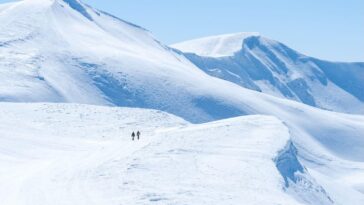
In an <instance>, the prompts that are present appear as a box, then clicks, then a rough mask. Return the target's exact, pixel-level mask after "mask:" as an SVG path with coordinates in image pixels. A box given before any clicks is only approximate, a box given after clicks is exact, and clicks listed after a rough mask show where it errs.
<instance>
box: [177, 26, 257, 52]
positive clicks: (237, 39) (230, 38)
mask: <svg viewBox="0 0 364 205" xmlns="http://www.w3.org/2000/svg"><path fill="white" fill-rule="evenodd" d="M256 36H260V34H259V33H257V32H240V33H233V34H224V35H217V36H209V37H204V38H199V39H195V40H190V41H185V42H182V43H177V44H174V45H171V47H173V48H176V49H179V50H181V51H183V52H186V53H195V54H198V55H200V56H207V57H224V56H232V55H233V54H234V53H235V52H237V51H239V50H241V48H242V45H243V42H244V40H245V39H246V38H249V37H256Z"/></svg>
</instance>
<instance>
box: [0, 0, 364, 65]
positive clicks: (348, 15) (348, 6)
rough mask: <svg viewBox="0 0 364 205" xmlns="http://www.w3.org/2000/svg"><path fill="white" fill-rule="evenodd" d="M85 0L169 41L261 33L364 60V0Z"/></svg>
mask: <svg viewBox="0 0 364 205" xmlns="http://www.w3.org/2000/svg"><path fill="white" fill-rule="evenodd" d="M0 2H6V1H5V0H0ZM83 2H85V3H87V4H89V5H91V6H93V7H95V8H97V9H101V10H104V11H106V12H109V13H111V14H113V15H115V16H118V17H120V18H122V19H124V20H127V21H130V22H132V23H134V24H137V25H140V26H142V27H144V28H146V29H148V30H150V31H151V32H152V33H153V34H154V36H155V37H156V38H157V39H158V40H160V41H161V42H163V43H165V44H173V43H177V42H181V41H185V40H190V39H194V38H199V37H204V36H211V35H218V34H226V33H235V32H244V31H246V32H259V33H260V34H261V35H262V36H265V37H267V38H271V39H274V40H278V41H280V42H282V43H285V44H286V45H288V46H289V47H291V48H293V49H295V50H297V51H299V52H301V53H303V54H306V55H309V56H313V57H317V58H321V59H325V60H332V61H361V62H364V0H345V1H344V0H295V1H292V0H250V1H248V0H83Z"/></svg>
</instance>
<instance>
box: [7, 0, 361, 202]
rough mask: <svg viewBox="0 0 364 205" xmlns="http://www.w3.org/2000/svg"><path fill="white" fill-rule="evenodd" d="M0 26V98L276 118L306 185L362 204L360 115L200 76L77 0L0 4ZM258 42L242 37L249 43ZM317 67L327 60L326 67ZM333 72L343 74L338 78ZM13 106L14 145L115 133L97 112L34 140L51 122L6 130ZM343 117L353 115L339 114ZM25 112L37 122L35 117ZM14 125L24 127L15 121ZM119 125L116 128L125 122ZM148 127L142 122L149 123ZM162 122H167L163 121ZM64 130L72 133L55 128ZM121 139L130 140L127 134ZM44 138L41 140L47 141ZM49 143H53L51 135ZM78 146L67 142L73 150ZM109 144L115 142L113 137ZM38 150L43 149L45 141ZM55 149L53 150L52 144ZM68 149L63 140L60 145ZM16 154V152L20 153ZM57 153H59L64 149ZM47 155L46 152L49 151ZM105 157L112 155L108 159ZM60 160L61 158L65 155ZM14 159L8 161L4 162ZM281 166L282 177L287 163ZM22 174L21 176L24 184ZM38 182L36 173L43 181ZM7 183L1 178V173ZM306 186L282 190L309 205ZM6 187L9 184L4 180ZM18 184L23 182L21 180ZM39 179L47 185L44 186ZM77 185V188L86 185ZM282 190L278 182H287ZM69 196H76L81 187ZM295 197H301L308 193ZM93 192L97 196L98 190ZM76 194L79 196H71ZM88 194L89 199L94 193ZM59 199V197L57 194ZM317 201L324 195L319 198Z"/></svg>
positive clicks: (194, 117)
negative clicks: (304, 169) (88, 119)
mask: <svg viewBox="0 0 364 205" xmlns="http://www.w3.org/2000/svg"><path fill="white" fill-rule="evenodd" d="M0 22H1V23H0V78H1V80H0V101H8V102H73V103H86V104H97V105H111V106H114V105H116V106H127V107H140V108H153V109H157V110H162V111H166V112H169V113H172V114H175V115H177V116H179V117H182V118H184V119H186V120H188V121H190V122H199V123H200V122H208V121H213V120H216V119H223V118H230V117H236V116H240V115H248V114H264V115H272V116H275V117H277V118H278V119H279V120H280V121H282V122H283V123H284V124H285V125H286V127H287V128H288V129H289V131H290V137H291V141H292V143H293V144H292V146H293V147H295V148H292V147H291V146H288V147H287V149H284V150H288V151H287V152H288V153H295V152H294V150H295V149H297V155H298V158H299V159H300V160H301V161H302V162H303V163H304V165H305V166H306V167H307V170H309V173H310V174H309V176H307V177H303V179H307V180H308V181H310V177H313V178H315V179H316V180H317V181H318V183H317V184H319V185H318V186H322V187H323V189H324V190H325V192H327V195H328V196H329V197H330V199H331V200H332V201H334V202H335V203H338V204H348V203H349V202H350V203H349V204H363V187H364V177H363V173H364V171H363V165H362V163H363V161H364V158H363V156H364V138H363V135H362V134H361V133H364V117H363V116H360V115H357V116H356V115H347V114H340V113H336V112H329V111H324V110H320V109H316V108H314V107H311V106H307V105H304V104H301V103H298V102H294V101H290V100H286V99H280V98H277V97H273V96H270V95H266V94H264V93H259V92H256V91H252V90H249V89H246V88H243V87H241V86H239V85H236V84H234V83H232V82H228V81H225V80H221V79H218V78H214V77H212V76H210V75H207V74H206V73H204V72H203V71H201V70H200V69H199V68H198V67H196V66H195V65H193V64H192V63H191V62H190V61H189V60H187V59H186V58H185V57H184V56H183V55H180V54H178V53H177V52H175V51H173V50H172V49H170V48H168V47H166V46H164V45H162V44H161V43H159V42H158V41H156V40H155V39H154V38H153V37H152V36H151V35H150V33H149V32H148V31H146V30H145V29H142V28H140V27H138V26H135V25H132V24H130V23H127V22H124V21H122V20H120V19H117V18H115V17H112V16H110V15H108V14H105V13H103V12H101V11H97V10H95V9H93V8H90V7H88V6H86V5H84V4H82V3H79V2H78V1H71V0H67V1H62V0H25V1H21V2H16V3H12V4H7V5H6V6H3V7H1V10H0ZM254 38H255V37H251V38H246V40H247V39H254ZM244 42H245V40H244ZM317 62H318V63H319V62H321V61H317ZM322 63H324V64H325V62H322ZM327 65H328V64H327ZM335 65H336V66H337V67H336V69H335V71H332V70H330V69H329V68H328V70H330V72H327V73H328V75H329V74H330V76H331V77H330V79H335V82H336V84H339V83H341V84H342V85H345V86H347V87H346V88H345V89H347V90H350V89H352V91H353V92H357V94H360V92H359V91H360V88H361V87H360V83H359V84H358V85H357V84H355V83H358V82H362V81H356V80H355V81H352V85H353V86H350V83H348V81H347V80H345V75H341V74H340V72H344V71H345V68H346V64H342V65H340V64H335ZM330 67H331V66H330ZM337 70H340V72H336V71H337ZM360 72H361V64H358V65H357V67H356V69H354V70H352V71H351V72H350V74H348V75H350V76H352V77H353V76H356V77H357V78H356V79H360V78H361V76H360V75H356V74H358V73H359V74H360ZM332 81H333V80H332ZM303 90H305V89H303ZM355 102H357V101H354V102H353V103H352V105H351V108H350V109H356V108H357V109H358V110H359V111H360V107H361V104H357V103H355ZM11 106H16V104H14V105H13V104H9V105H8V106H6V104H2V105H1V107H0V109H1V108H3V109H4V110H3V115H1V116H2V117H1V120H2V121H4V125H3V126H4V127H3V129H2V130H3V132H4V133H7V134H8V136H9V135H10V136H12V137H10V138H9V137H2V138H1V139H2V140H5V141H9V140H10V141H11V139H12V138H13V137H14V136H15V137H17V136H18V137H19V136H20V138H22V137H23V138H24V137H25V138H26V137H27V136H28V135H29V133H30V134H32V133H35V134H34V136H35V137H34V140H37V136H38V134H39V136H49V135H50V134H49V133H51V135H56V136H59V135H62V136H63V135H67V136H71V137H73V138H74V139H75V140H74V141H76V142H77V141H81V142H80V143H81V144H82V139H78V138H79V137H82V136H89V135H91V136H95V137H100V135H102V134H101V133H102V132H105V133H111V132H112V133H115V132H118V134H117V135H118V136H119V133H120V131H115V130H114V131H113V129H114V128H115V126H114V124H110V125H107V124H105V125H104V124H103V123H104V121H103V120H102V119H105V122H108V116H104V117H102V116H95V117H94V118H93V120H91V122H84V123H89V124H86V125H87V126H86V128H85V131H82V132H79V131H77V133H75V132H76V131H75V130H76V128H75V129H74V130H73V131H72V130H71V131H69V130H68V129H67V127H69V126H71V127H72V126H73V125H74V124H76V125H77V123H75V122H74V121H72V120H70V121H69V122H70V123H67V121H65V122H64V123H62V124H60V125H58V124H57V126H54V127H51V128H47V129H46V130H45V131H42V132H43V134H40V131H39V129H42V127H43V128H44V127H47V126H51V125H48V124H49V122H48V121H45V123H42V122H40V123H39V124H37V123H35V125H36V126H38V127H34V126H35V125H34V124H33V123H31V124H30V125H27V123H28V122H27V121H22V120H21V119H25V118H24V116H23V115H24V113H23V112H21V113H17V115H16V116H14V117H13V119H14V120H13V121H14V122H13V123H12V125H8V124H6V123H5V122H6V120H7V119H8V118H9V117H8V116H9V115H10V114H11V113H12V112H16V110H17V109H19V110H21V109H20V108H19V107H14V108H12V107H11ZM29 106H31V105H29ZM59 106H61V105H59ZM62 106H63V105H62ZM81 107H82V106H81ZM86 108H87V109H86ZM54 109H55V108H50V111H49V112H54V111H52V110H54ZM64 109H66V108H64ZM67 109H68V108H67ZM67 109H66V110H67ZM80 109H81V108H80ZM84 109H86V110H82V112H76V111H75V110H72V109H71V111H69V112H68V113H69V115H73V114H72V113H74V112H75V113H78V114H79V115H78V117H82V116H83V114H82V113H89V112H91V113H92V112H94V111H92V110H93V109H95V108H94V107H87V106H86V107H85V108H84ZM109 109H111V110H113V109H117V108H109ZM343 109H344V108H343ZM7 110H10V111H7ZM46 110H47V109H46ZM55 110H57V109H55ZM61 110H63V108H62V109H61ZM113 111H115V110H113ZM345 111H349V110H346V108H345ZM101 112H105V113H107V114H108V115H110V116H114V115H113V112H111V111H107V108H103V111H100V113H101ZM355 113H356V112H355ZM358 113H359V112H358ZM29 115H30V116H31V115H34V116H33V117H36V116H38V115H39V116H43V115H42V114H39V113H37V112H36V113H32V114H29ZM133 115H135V114H133ZM10 116H11V115H10ZM122 116H123V115H122ZM61 118H63V117H61ZM122 118H123V117H122ZM50 119H54V121H55V122H57V121H59V120H60V119H58V118H53V117H50ZM44 120H46V119H44ZM140 120H141V121H142V122H146V121H143V120H142V119H140ZM28 121H29V120H28ZM41 121H42V120H41ZM61 121H62V120H61ZM163 121H165V120H163ZM20 122H22V123H25V124H24V125H23V124H20ZM95 122H99V123H101V124H100V127H96V128H97V129H100V130H102V131H100V130H98V131H97V132H95V135H92V134H90V133H89V131H88V130H89V129H90V127H91V126H90V125H91V124H93V123H95ZM117 122H118V121H117ZM133 122H134V121H133ZM59 123H61V122H59ZM79 123H83V122H79ZM119 123H120V124H122V122H119ZM146 123H147V122H146ZM146 123H141V124H140V125H143V126H144V127H145V126H146V125H145V124H146ZM15 124H17V125H19V126H18V127H19V130H20V131H19V132H21V130H22V129H27V126H30V128H29V129H30V130H29V131H24V133H23V134H22V135H21V134H17V135H14V134H12V132H13V131H12V130H10V129H7V127H14V126H15ZM126 124H128V123H126ZM161 124H163V123H162V122H161ZM78 126H79V127H78V129H82V130H83V128H82V127H85V126H84V125H80V124H79V125H78ZM110 126H112V128H110ZM125 126H127V125H125ZM155 126H158V127H160V126H161V125H160V124H156V125H155ZM103 127H105V128H103ZM20 128H21V129H20ZM60 129H61V131H62V130H66V131H67V132H69V133H68V134H67V132H66V133H64V132H61V131H59V130H60ZM110 129H111V131H110ZM57 130H58V131H57ZM151 130H152V129H151ZM56 131H57V132H58V134H57V132H56ZM91 131H92V129H91ZM48 132H49V133H48ZM55 132H56V133H55ZM127 133H128V134H129V133H130V130H128V131H127ZM83 134H84V135H83ZM115 135H116V134H115ZM115 135H114V136H115ZM191 135H192V134H191ZM158 136H159V135H158ZM32 137H33V134H32ZM43 139H46V138H45V137H43ZM47 140H51V139H48V138H47ZM23 141H25V143H26V142H29V140H28V139H26V140H23V139H20V140H16V142H19V143H20V144H21V143H22V142H23ZM30 141H32V140H30ZM74 141H72V142H71V141H69V142H68V143H71V144H72V145H73V144H76V143H74ZM16 142H14V143H16ZM88 142H92V140H91V141H89V140H88ZM112 142H113V143H114V141H112ZM65 143H67V142H65ZM113 143H111V144H113ZM287 143H288V142H287ZM41 144H44V146H49V144H46V143H44V142H41ZM51 144H52V142H51ZM96 144H97V143H96ZM191 144H193V142H191ZM4 145H6V146H5V147H3V149H4V150H5V151H4V152H9V153H14V152H15V153H16V151H14V150H9V149H8V148H9V147H11V146H7V145H9V144H6V143H5V144H4ZM15 145H16V146H22V145H19V144H15ZM53 145H54V146H58V145H57V144H55V143H53ZM24 146H28V145H26V144H25V145H24ZM64 146H66V145H64ZM64 146H63V144H62V146H61V147H64ZM67 146H68V145H67ZM67 146H66V147H67ZM85 146H88V145H85ZM168 146H169V145H168ZM171 146H172V145H171ZM14 148H15V149H16V147H14ZM22 148H23V147H22ZM35 148H37V146H35V147H32V146H31V147H30V150H31V151H29V152H28V151H26V154H23V155H22V154H21V153H20V155H22V156H27V155H29V154H31V153H32V152H37V151H36V150H37V149H35ZM281 148H282V147H281ZM19 149H20V148H19ZM27 149H28V148H27ZM27 149H20V150H27ZM52 149H53V148H52ZM85 149H89V148H87V147H86V148H85ZM90 149H91V148H90ZM91 150H92V149H91ZM52 152H53V151H52ZM56 152H57V151H56ZM60 152H61V153H63V151H60ZM44 153H45V154H47V151H44ZM283 153H286V152H283ZM49 154H50V153H49ZM107 154H108V155H109V153H107ZM37 155H38V154H37ZM76 155H77V154H76ZM88 155H90V152H85V155H83V156H82V154H81V155H78V156H79V158H83V157H84V156H88ZM95 155H97V156H95V157H98V156H99V155H101V154H100V152H97V153H95ZM30 156H31V155H30ZM42 156H43V155H42ZM51 156H54V155H51ZM269 156H271V154H269ZM282 156H286V155H285V154H283V155H282ZM288 156H291V155H288ZM100 157H101V156H100ZM271 157H272V156H271ZM5 158H8V157H5ZM10 158H11V157H10ZM281 159H282V158H280V157H278V156H277V158H276V160H277V162H281V161H282V160H281ZM283 159H285V158H283ZM288 159H293V162H295V157H288ZM15 160H16V159H15ZM64 160H66V161H67V159H64ZM45 161H47V160H45ZM60 161H62V159H60ZM288 161H290V160H288ZM77 162H79V161H77ZM93 162H94V161H92V162H90V164H89V165H88V166H97V165H93ZM13 163H14V162H12V161H10V162H9V164H13ZM35 163H37V162H34V161H32V162H30V163H29V164H26V166H25V167H23V168H28V167H30V166H33V165H34V164H35ZM65 163H67V162H65ZM143 163H144V162H143ZM277 164H280V163H277ZM283 164H284V163H283ZM293 165H295V166H293V167H296V169H297V170H302V168H301V167H300V166H299V165H298V163H293ZM14 166H15V165H14ZM16 166H18V165H16ZM43 166H46V165H44V164H42V160H40V164H39V166H36V167H38V168H42V167H43ZM54 166H56V165H54ZM3 167H4V166H2V168H3ZM5 167H6V166H5ZM70 167H71V168H70V170H68V171H69V172H72V170H74V167H73V165H70ZM187 167H188V166H187ZM289 167H291V166H289ZM19 169H20V168H19ZM29 169H30V168H29ZM55 169H58V168H55ZM281 170H283V171H282V172H283V173H285V172H284V170H285V169H284V166H283V169H281ZM288 170H290V169H288ZM8 171H9V172H10V171H11V170H8ZM8 171H7V172H6V173H8ZM66 171H67V170H66ZM14 173H15V177H18V176H19V175H20V176H21V175H22V174H24V173H21V174H19V175H16V172H14ZM30 175H31V174H30ZM26 176H27V175H24V177H25V178H26ZM287 176H291V175H287ZM32 178H33V176H29V180H30V181H31V180H32ZM35 178H36V177H35ZM41 178H42V177H38V179H39V180H41ZM75 178H77V177H75ZM80 178H82V176H80ZM53 179H54V177H53ZM294 179H295V178H294ZM4 180H5V181H6V177H5V178H4ZM305 181H306V180H295V182H302V184H301V185H300V183H295V184H298V185H297V186H294V185H292V186H290V189H289V190H287V192H289V193H290V194H291V196H295V199H299V200H300V201H304V202H303V203H306V204H307V203H308V204H309V203H310V202H309V201H310V200H309V199H311V200H312V193H310V191H312V190H316V189H315V188H314V189H310V188H306V189H304V185H307V186H309V187H312V186H310V183H305ZM7 183H13V182H12V180H11V179H10V181H7ZM19 183H20V184H22V183H23V182H22V181H21V180H20V182H19ZM29 183H30V182H29ZM44 183H49V181H46V182H44ZM79 183H80V184H82V182H79ZM15 184H16V183H15ZM286 184H287V183H286V182H285V181H284V185H286ZM288 184H289V183H288ZM314 184H315V183H314ZM60 186H61V185H60ZM62 186H63V185H62ZM105 186H107V185H105ZM294 187H296V188H294ZM18 188H19V187H17V186H16V185H14V190H16V191H15V192H10V193H16V194H17V193H18V192H22V190H19V189H18ZM76 189H77V188H76ZM300 190H301V191H300ZM302 190H306V191H302ZM319 190H320V189H319ZM71 191H72V190H71ZM75 192H77V193H79V192H78V191H77V190H76V191H75ZM95 192H96V191H95ZM296 193H307V194H308V196H309V197H305V196H303V195H302V194H301V195H300V194H298V195H297V194H296ZM93 194H95V195H96V193H93ZM75 195H76V196H75V197H76V198H77V197H78V196H77V194H75ZM90 195H91V196H92V194H90ZM5 196H6V197H7V196H9V197H10V199H9V200H10V201H11V200H16V199H17V200H24V199H23V198H17V197H16V196H13V197H14V198H11V197H12V195H11V194H6V195H5ZM32 196H33V195H32ZM39 197H42V196H39ZM57 197H58V198H62V196H57ZM319 198H321V199H325V197H319ZM329 201H330V200H329ZM9 203H10V202H9ZM160 203H162V202H160ZM325 203H326V202H325Z"/></svg>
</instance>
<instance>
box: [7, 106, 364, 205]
mask: <svg viewBox="0 0 364 205" xmlns="http://www.w3.org/2000/svg"><path fill="white" fill-rule="evenodd" d="M0 116H1V118H0V199H1V202H2V204H6V205H23V204H24V205H25V204H26V205H29V204H37V205H42V204H44V205H46V204H47V205H48V204H60V205H63V204H78V205H82V204H85V205H86V204H87V205H89V204H98V205H103V204H105V205H106V204H107V205H112V204H262V205H263V204H351V205H355V204H358V205H359V204H362V203H363V202H364V195H363V193H361V191H362V187H363V184H364V181H363V179H364V178H363V176H364V175H363V173H364V164H363V163H362V162H355V161H346V160H341V159H339V158H332V159H331V163H326V164H320V163H321V161H320V160H322V159H320V157H318V158H311V159H310V161H306V160H305V159H302V158H298V156H297V152H296V149H295V147H294V145H293V144H292V136H291V135H290V131H289V129H288V127H287V126H286V125H285V124H284V123H282V122H281V121H280V120H278V119H277V118H275V117H271V116H263V115H252V116H245V117H237V118H231V119H226V120H221V121H215V122H210V123H205V124H199V125H197V124H190V123H188V122H186V121H184V120H182V119H181V118H178V117H174V116H172V115H169V114H166V113H163V112H161V111H156V110H144V109H137V108H117V107H115V108H111V107H99V106H91V105H79V104H23V103H0ZM136 130H141V131H142V135H141V139H140V140H139V141H138V140H135V141H132V140H131V137H130V134H131V132H132V131H136ZM295 145H299V144H297V143H295ZM301 145H304V144H301ZM309 149H310V150H311V151H312V152H315V151H318V150H317V149H318V147H315V146H311V147H309ZM322 157H324V156H322ZM305 165H307V167H305ZM311 173H312V174H311ZM321 175H323V176H321Z"/></svg>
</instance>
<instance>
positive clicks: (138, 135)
mask: <svg viewBox="0 0 364 205" xmlns="http://www.w3.org/2000/svg"><path fill="white" fill-rule="evenodd" d="M137 138H138V140H139V138H140V132H139V130H138V132H137Z"/></svg>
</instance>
